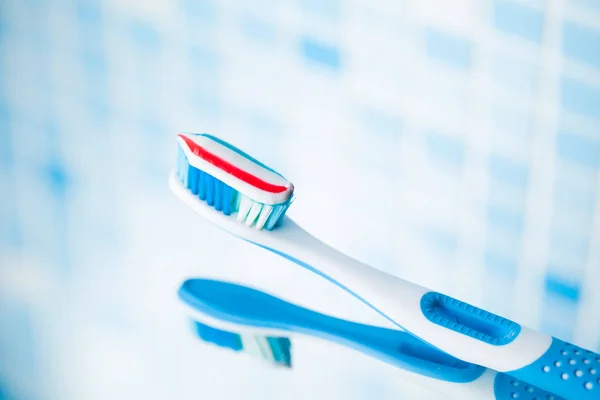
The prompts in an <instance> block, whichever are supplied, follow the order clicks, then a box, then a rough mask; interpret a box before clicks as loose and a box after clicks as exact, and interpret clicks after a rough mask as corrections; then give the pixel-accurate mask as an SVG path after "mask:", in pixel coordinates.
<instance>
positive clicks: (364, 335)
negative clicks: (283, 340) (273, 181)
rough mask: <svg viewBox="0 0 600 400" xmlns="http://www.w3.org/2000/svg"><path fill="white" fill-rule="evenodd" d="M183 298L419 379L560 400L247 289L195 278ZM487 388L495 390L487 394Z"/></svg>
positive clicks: (215, 313)
mask: <svg viewBox="0 0 600 400" xmlns="http://www.w3.org/2000/svg"><path fill="white" fill-rule="evenodd" d="M179 297H180V298H181V300H182V301H184V302H185V303H187V304H189V305H191V306H192V307H193V308H194V309H197V310H199V311H201V312H202V313H205V314H208V315H211V316H212V317H216V318H218V319H223V320H227V321H230V322H233V323H236V324H241V325H244V326H255V327H259V328H275V329H281V330H287V331H297V332H302V333H308V334H312V335H313V336H321V337H324V338H326V339H328V340H332V341H336V342H339V343H341V344H344V345H349V346H351V347H354V348H355V349H357V350H360V351H362V352H363V353H366V354H368V355H371V356H373V357H375V358H378V359H380V360H382V361H384V362H387V363H389V364H392V365H395V366H397V367H400V368H402V369H406V370H409V371H412V372H415V373H418V374H420V375H424V376H429V377H433V378H436V379H440V380H446V381H450V382H456V383H458V384H460V385H471V384H473V385H476V386H478V387H480V386H481V385H480V384H481V383H484V391H485V393H488V394H491V392H492V391H493V393H494V397H495V399H496V400H512V399H514V398H515V397H514V396H515V395H519V396H521V397H519V398H520V399H529V398H531V399H533V398H534V396H539V397H540V398H543V399H550V398H553V399H555V400H560V399H559V398H558V397H556V396H553V395H552V394H551V393H548V392H544V391H542V390H541V389H538V388H536V387H534V386H532V385H529V384H527V383H526V382H523V381H520V380H517V379H515V378H513V377H509V376H508V375H506V374H500V373H498V374H496V377H495V379H494V381H493V382H490V383H488V384H485V382H486V380H485V379H484V380H483V381H482V380H481V379H479V378H480V377H481V375H482V374H483V373H484V372H485V368H483V367H480V366H477V365H474V364H469V363H466V362H464V361H461V360H458V359H456V358H454V357H452V356H449V355H447V354H446V353H443V352H441V351H439V350H437V349H435V348H433V347H431V346H429V345H427V344H426V343H424V342H422V341H420V340H418V339H416V338H415V337H413V336H412V335H410V334H408V333H406V332H401V331H396V330H391V329H386V328H380V327H374V326H370V325H364V324H359V323H355V322H350V321H346V320H342V319H338V318H334V317H330V316H327V315H324V314H320V313H317V312H315V311H312V310H308V309H305V308H302V307H300V306H297V305H294V304H291V303H288V302H285V301H283V300H281V299H278V298H276V297H273V296H270V295H268V294H266V293H264V292H260V291H257V290H254V289H251V288H248V287H244V286H240V285H236V284H232V283H228V282H222V281H214V280H208V279H190V280H188V281H186V282H185V283H184V284H183V285H182V286H181V288H180V290H179ZM480 381H481V382H480ZM486 385H490V386H491V385H493V387H490V388H489V391H488V389H486V387H488V386H486ZM528 396H529V397H528ZM552 396H553V397H552Z"/></svg>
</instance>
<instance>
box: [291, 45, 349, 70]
mask: <svg viewBox="0 0 600 400" xmlns="http://www.w3.org/2000/svg"><path fill="white" fill-rule="evenodd" d="M300 53H301V54H302V56H303V57H304V58H305V59H306V60H307V61H309V62H311V63H316V64H321V65H323V66H325V67H327V68H330V69H333V70H339V69H340V68H341V55H340V50H339V48H338V47H337V46H334V45H331V44H327V43H323V42H321V41H318V40H316V39H313V38H309V37H303V38H301V39H300Z"/></svg>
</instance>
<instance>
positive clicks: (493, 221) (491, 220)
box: [487, 204, 524, 235]
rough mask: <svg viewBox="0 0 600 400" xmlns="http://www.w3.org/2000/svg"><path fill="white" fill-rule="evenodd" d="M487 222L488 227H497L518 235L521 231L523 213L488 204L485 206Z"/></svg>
mask: <svg viewBox="0 0 600 400" xmlns="http://www.w3.org/2000/svg"><path fill="white" fill-rule="evenodd" d="M487 222H488V225H489V227H490V228H493V229H498V230H501V231H504V232H507V233H510V234H512V235H520V234H521V232H522V231H523V225H524V221H523V214H522V213H518V212H514V211H510V210H507V209H504V208H502V207H499V206H496V205H493V204H490V205H488V208H487Z"/></svg>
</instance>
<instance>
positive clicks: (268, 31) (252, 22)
mask: <svg viewBox="0 0 600 400" xmlns="http://www.w3.org/2000/svg"><path fill="white" fill-rule="evenodd" d="M240 24H241V29H242V33H243V34H244V36H245V37H247V38H248V39H250V40H252V41H255V42H259V43H261V44H265V45H266V44H269V45H271V44H274V43H275V42H276V40H277V29H276V28H275V25H273V23H271V22H268V21H265V20H263V19H261V18H258V17H254V16H246V17H244V18H243V19H242V21H241V23H240Z"/></svg>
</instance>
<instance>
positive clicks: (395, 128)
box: [362, 108, 402, 136]
mask: <svg viewBox="0 0 600 400" xmlns="http://www.w3.org/2000/svg"><path fill="white" fill-rule="evenodd" d="M362 119H363V121H364V123H365V125H366V129H367V130H368V132H374V133H381V134H384V135H386V136H398V135H400V132H401V131H402V120H401V119H400V118H399V117H396V116H394V115H390V114H388V113H386V112H383V111H380V110H377V109H373V108H366V109H364V110H363V112H362Z"/></svg>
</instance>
